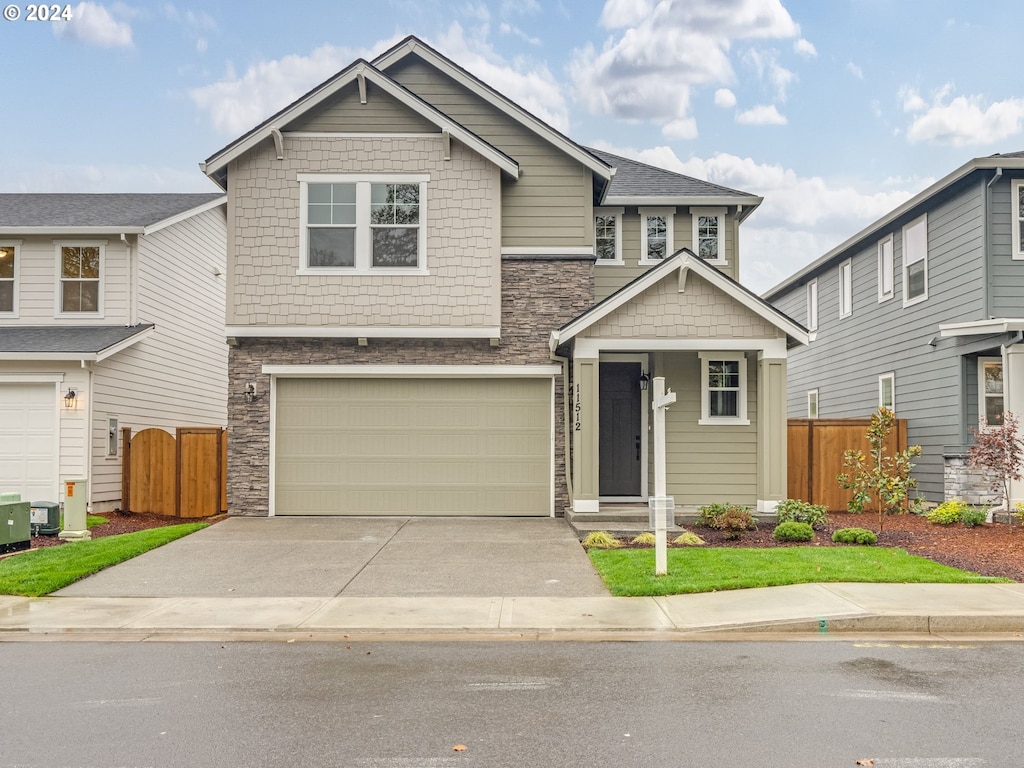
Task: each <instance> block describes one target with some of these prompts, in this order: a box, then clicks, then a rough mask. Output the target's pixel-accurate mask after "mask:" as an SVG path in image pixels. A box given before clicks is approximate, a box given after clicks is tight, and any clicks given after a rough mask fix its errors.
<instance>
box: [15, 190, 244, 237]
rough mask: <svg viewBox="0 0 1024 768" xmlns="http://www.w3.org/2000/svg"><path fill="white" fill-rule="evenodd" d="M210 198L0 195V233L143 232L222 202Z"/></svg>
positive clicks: (220, 197)
mask: <svg viewBox="0 0 1024 768" xmlns="http://www.w3.org/2000/svg"><path fill="white" fill-rule="evenodd" d="M226 199H227V198H225V197H224V195H223V194H222V193H220V192H214V193H212V194H164V193H156V194H135V193H112V194H91V193H88V194H34V193H26V194H22V193H5V194H0V234H8V235H9V234H84V233H89V232H94V233H100V232H108V233H125V234H129V233H135V234H141V233H145V232H146V231H147V230H152V229H153V228H158V227H159V226H160V225H161V224H163V223H164V222H167V221H169V220H171V219H177V218H179V217H180V218H184V217H187V216H190V215H194V214H196V213H199V212H201V210H206V209H207V208H210V207H214V206H216V205H218V204H221V203H224V202H225V201H226Z"/></svg>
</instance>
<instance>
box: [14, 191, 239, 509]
mask: <svg viewBox="0 0 1024 768" xmlns="http://www.w3.org/2000/svg"><path fill="white" fill-rule="evenodd" d="M224 213H225V197H224V195H223V194H219V193H215V194H0V491H17V492H20V493H21V497H22V498H23V499H25V500H31V501H53V502H59V501H62V500H63V498H64V492H65V487H64V481H66V480H71V479H79V478H86V479H88V480H89V493H90V502H91V504H92V506H93V508H94V509H95V510H97V511H105V510H110V509H114V508H116V507H118V505H119V504H120V501H121V460H122V456H123V449H124V446H123V445H122V444H121V443H122V440H121V429H120V428H121V427H131V428H132V429H134V430H141V429H145V428H149V427H160V428H163V429H167V430H171V431H173V430H174V428H175V427H178V426H185V425H188V426H191V425H198V426H223V425H224V424H225V422H226V420H227V348H226V346H225V345H224V336H223V314H224V280H225V277H224V271H225V253H226V242H227V241H226V238H227V231H226V226H225V215H224Z"/></svg>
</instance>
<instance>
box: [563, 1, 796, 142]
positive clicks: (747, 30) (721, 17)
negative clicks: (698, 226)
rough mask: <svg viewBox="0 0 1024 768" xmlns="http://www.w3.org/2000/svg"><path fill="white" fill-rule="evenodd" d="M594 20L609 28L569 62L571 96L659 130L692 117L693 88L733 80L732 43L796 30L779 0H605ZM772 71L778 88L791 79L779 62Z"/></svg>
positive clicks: (674, 128) (676, 127) (672, 130)
mask: <svg viewBox="0 0 1024 768" xmlns="http://www.w3.org/2000/svg"><path fill="white" fill-rule="evenodd" d="M601 24H602V25H603V26H605V27H606V28H609V29H612V30H615V33H614V34H613V35H612V36H611V37H609V38H608V40H607V41H606V42H605V43H604V45H603V46H602V48H601V49H600V50H598V49H597V48H596V47H594V46H592V45H588V46H586V47H584V48H581V49H578V50H576V51H575V52H574V54H573V56H572V59H571V62H570V65H569V71H570V74H571V76H572V80H573V84H574V86H575V91H576V97H577V99H578V100H579V101H580V102H581V103H582V104H583V105H584V106H585V107H586V108H587V109H588V110H589V111H590V112H592V113H595V114H602V115H611V116H613V117H617V118H621V119H624V120H650V121H654V122H658V123H661V124H663V125H666V126H667V127H666V128H665V129H664V130H665V132H666V135H669V134H671V135H679V134H680V133H681V131H680V126H681V125H688V124H689V121H692V119H693V118H692V116H691V114H690V97H691V89H692V88H693V87H694V86H698V85H706V84H718V85H728V84H729V83H731V82H732V81H733V80H734V79H735V73H734V71H733V67H732V64H731V62H730V60H729V50H730V47H731V46H732V44H733V42H735V41H737V40H749V39H771V38H787V37H796V36H798V35H799V34H800V28H799V26H798V25H797V24H796V23H795V22H794V21H793V19H792V18H791V17H790V15H789V13H788V11H786V9H785V8H784V7H783V6H782V4H781V3H780V2H779V0H732V1H731V2H728V3H723V2H720V1H719V0H608V2H606V3H605V6H604V10H603V12H602V14H601ZM771 74H772V75H773V76H774V79H773V83H774V84H775V85H776V87H777V88H781V89H783V90H784V89H785V87H786V85H788V83H789V81H790V80H791V78H792V73H788V72H787V71H786V70H784V69H782V68H781V67H778V71H777V72H775V71H773V73H771ZM669 126H670V127H669ZM694 130H696V127H695V126H694Z"/></svg>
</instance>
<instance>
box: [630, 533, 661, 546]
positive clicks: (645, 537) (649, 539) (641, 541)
mask: <svg viewBox="0 0 1024 768" xmlns="http://www.w3.org/2000/svg"><path fill="white" fill-rule="evenodd" d="M629 543H630V544H633V545H635V546H637V547H653V546H654V545H655V544H657V543H658V540H657V537H656V536H655V535H654V534H653V533H651V532H650V531H644V532H643V533H641V534H640V535H639V536H634V537H633V538H632V539H630V540H629Z"/></svg>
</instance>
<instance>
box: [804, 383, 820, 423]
mask: <svg viewBox="0 0 1024 768" xmlns="http://www.w3.org/2000/svg"><path fill="white" fill-rule="evenodd" d="M812 402H813V403H814V408H813V410H812V408H811V403H812ZM818 408H819V405H818V390H817V389H809V390H807V418H808V419H817V418H818V414H819V413H820V412H821V411H820V410H819V409H818Z"/></svg>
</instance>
